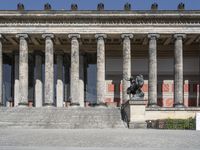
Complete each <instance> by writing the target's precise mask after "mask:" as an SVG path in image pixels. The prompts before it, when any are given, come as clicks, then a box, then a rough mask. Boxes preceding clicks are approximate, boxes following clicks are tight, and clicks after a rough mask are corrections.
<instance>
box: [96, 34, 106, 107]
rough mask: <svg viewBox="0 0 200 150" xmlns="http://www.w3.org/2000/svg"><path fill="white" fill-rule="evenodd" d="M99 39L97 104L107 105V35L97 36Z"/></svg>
mask: <svg viewBox="0 0 200 150" xmlns="http://www.w3.org/2000/svg"><path fill="white" fill-rule="evenodd" d="M95 38H96V39H97V104H98V105H105V103H104V98H105V41H104V39H105V38H107V35H106V34H96V35H95Z"/></svg>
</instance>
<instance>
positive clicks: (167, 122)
mask: <svg viewBox="0 0 200 150" xmlns="http://www.w3.org/2000/svg"><path fill="white" fill-rule="evenodd" d="M195 125H196V122H195V119H194V118H188V119H170V118H168V119H162V120H149V121H147V127H148V128H156V129H184V130H186V129H188V130H194V129H195V128H196V127H195Z"/></svg>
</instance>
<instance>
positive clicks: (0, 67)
mask: <svg viewBox="0 0 200 150" xmlns="http://www.w3.org/2000/svg"><path fill="white" fill-rule="evenodd" d="M2 53H3V50H2V35H1V34H0V106H3V54H2Z"/></svg>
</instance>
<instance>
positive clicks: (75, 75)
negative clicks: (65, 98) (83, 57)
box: [68, 34, 80, 106]
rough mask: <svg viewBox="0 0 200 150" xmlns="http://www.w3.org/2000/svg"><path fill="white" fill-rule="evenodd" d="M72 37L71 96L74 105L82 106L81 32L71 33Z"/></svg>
mask: <svg viewBox="0 0 200 150" xmlns="http://www.w3.org/2000/svg"><path fill="white" fill-rule="evenodd" d="M68 37H69V38H70V39H71V71H70V97H71V105H72V106H80V102H79V94H80V92H79V42H78V38H80V34H69V35H68Z"/></svg>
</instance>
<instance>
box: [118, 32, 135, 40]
mask: <svg viewBox="0 0 200 150" xmlns="http://www.w3.org/2000/svg"><path fill="white" fill-rule="evenodd" d="M126 37H128V38H129V39H132V38H133V37H134V36H133V34H132V33H123V34H121V38H122V39H124V38H126Z"/></svg>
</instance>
